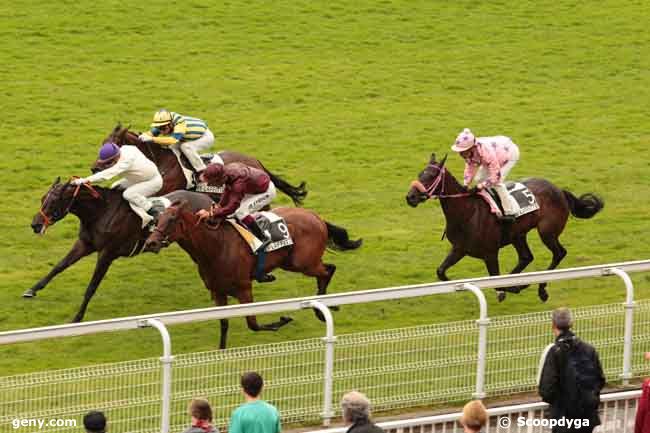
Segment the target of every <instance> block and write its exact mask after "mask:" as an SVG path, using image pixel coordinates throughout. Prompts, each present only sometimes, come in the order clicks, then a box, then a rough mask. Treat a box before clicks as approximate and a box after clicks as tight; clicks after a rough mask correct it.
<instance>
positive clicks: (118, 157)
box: [72, 142, 163, 227]
mask: <svg viewBox="0 0 650 433" xmlns="http://www.w3.org/2000/svg"><path fill="white" fill-rule="evenodd" d="M97 166H98V167H101V168H102V171H100V172H97V173H95V174H93V175H91V176H88V177H87V178H80V179H74V180H73V181H72V184H73V185H81V184H82V183H87V182H93V183H94V182H101V181H104V180H109V179H112V178H114V177H116V176H119V175H123V176H124V178H123V179H120V180H119V181H117V182H115V183H114V184H113V185H111V188H119V189H123V190H124V192H123V193H122V197H124V198H125V199H126V200H127V201H128V202H129V204H130V205H131V208H132V209H133V211H134V212H135V213H136V214H138V216H140V217H141V218H142V222H143V227H144V226H146V225H147V224H148V223H149V222H151V221H152V220H153V217H152V215H150V214H149V213H148V212H149V210H150V209H151V201H150V200H149V199H148V198H147V197H151V196H152V195H154V194H156V193H157V192H158V191H159V190H160V188H162V185H163V179H162V176H161V175H160V173H159V172H158V167H156V164H154V163H153V162H152V161H151V160H149V159H148V158H147V157H146V156H144V154H143V153H142V152H140V150H139V149H138V148H137V147H135V146H128V145H127V146H122V147H121V148H120V147H119V146H117V145H116V144H115V143H111V142H107V143H104V145H102V147H101V149H100V150H99V159H98V160H97Z"/></svg>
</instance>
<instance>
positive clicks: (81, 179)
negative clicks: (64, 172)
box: [70, 177, 88, 186]
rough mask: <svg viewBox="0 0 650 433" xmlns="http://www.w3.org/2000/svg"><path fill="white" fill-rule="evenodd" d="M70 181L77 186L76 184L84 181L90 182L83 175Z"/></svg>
mask: <svg viewBox="0 0 650 433" xmlns="http://www.w3.org/2000/svg"><path fill="white" fill-rule="evenodd" d="M70 183H71V184H72V185H75V186H76V185H82V184H84V183H88V181H87V180H86V179H84V178H83V177H80V178H77V179H72V181H71V182H70Z"/></svg>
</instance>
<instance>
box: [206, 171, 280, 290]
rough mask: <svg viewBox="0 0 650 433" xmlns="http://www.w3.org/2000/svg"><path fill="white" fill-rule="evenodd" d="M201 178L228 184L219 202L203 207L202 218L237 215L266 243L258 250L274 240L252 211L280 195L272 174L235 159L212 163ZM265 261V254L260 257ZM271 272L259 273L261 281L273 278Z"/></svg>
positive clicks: (210, 182) (262, 249)
mask: <svg viewBox="0 0 650 433" xmlns="http://www.w3.org/2000/svg"><path fill="white" fill-rule="evenodd" d="M200 180H201V182H208V183H209V184H215V185H219V186H220V185H224V187H225V188H224V192H223V195H222V196H221V200H220V201H219V204H217V205H214V206H213V207H212V209H211V210H210V211H207V210H204V209H202V210H200V211H198V212H197V215H198V216H199V218H201V219H204V218H208V219H209V220H216V219H220V218H226V217H235V218H236V219H237V220H238V221H239V222H241V223H242V224H244V225H245V226H246V227H248V228H249V229H250V231H251V232H252V233H253V234H254V235H255V236H257V237H258V238H259V239H260V240H261V241H262V245H261V246H260V247H259V248H258V249H257V250H256V251H255V254H259V253H261V252H264V251H265V249H266V247H267V246H268V245H269V244H270V243H271V235H270V233H269V232H268V231H267V230H262V229H261V228H260V226H258V225H257V222H256V221H255V218H254V217H253V215H251V214H252V213H254V212H257V211H259V210H261V209H262V208H264V207H265V206H266V205H268V204H270V203H271V201H273V199H274V198H275V196H276V192H275V185H273V182H271V179H270V177H269V175H268V174H266V173H265V172H264V171H262V170H258V169H256V168H253V167H249V166H247V165H244V164H241V163H238V162H234V163H231V164H227V165H225V166H224V165H221V164H210V165H208V167H207V168H206V169H205V170H204V171H203V172H202V173H201V177H200ZM260 261H263V258H261V259H260ZM273 279H274V278H273V276H271V275H258V278H257V280H258V281H260V282H268V281H273Z"/></svg>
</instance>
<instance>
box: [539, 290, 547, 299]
mask: <svg viewBox="0 0 650 433" xmlns="http://www.w3.org/2000/svg"><path fill="white" fill-rule="evenodd" d="M538 295H539V299H540V300H541V301H542V302H546V301H548V292H547V291H546V290H545V289H542V290H540V291H539V293H538Z"/></svg>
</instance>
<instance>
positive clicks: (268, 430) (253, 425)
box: [228, 400, 282, 433]
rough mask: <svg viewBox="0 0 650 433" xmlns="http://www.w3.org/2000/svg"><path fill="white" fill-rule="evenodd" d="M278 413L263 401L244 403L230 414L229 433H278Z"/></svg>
mask: <svg viewBox="0 0 650 433" xmlns="http://www.w3.org/2000/svg"><path fill="white" fill-rule="evenodd" d="M281 431H282V428H281V427H280V413H279V412H278V410H277V409H276V408H275V406H272V405H270V404H268V403H267V402H265V401H264V400H255V401H251V402H248V403H244V404H242V405H241V406H239V407H238V408H237V409H235V411H234V412H233V413H232V417H231V418H230V425H229V427H228V432H229V433H280V432H281Z"/></svg>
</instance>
